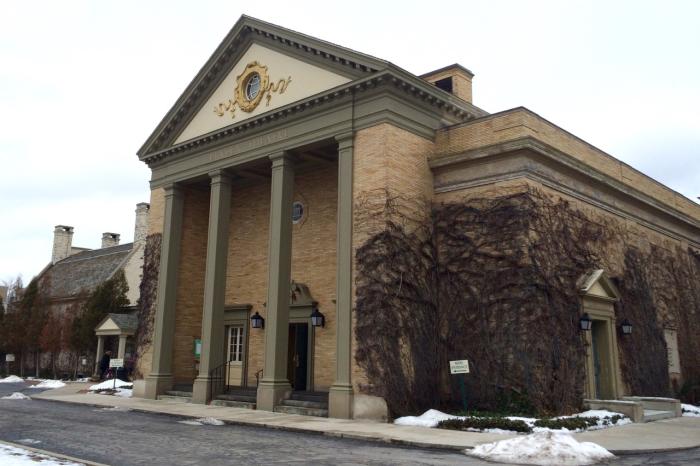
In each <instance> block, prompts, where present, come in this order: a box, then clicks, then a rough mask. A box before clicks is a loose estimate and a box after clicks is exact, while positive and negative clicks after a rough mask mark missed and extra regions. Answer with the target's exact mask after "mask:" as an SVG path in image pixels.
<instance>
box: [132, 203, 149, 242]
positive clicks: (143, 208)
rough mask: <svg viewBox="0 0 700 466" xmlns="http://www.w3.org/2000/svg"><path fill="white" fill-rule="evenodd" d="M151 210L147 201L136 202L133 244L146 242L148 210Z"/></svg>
mask: <svg viewBox="0 0 700 466" xmlns="http://www.w3.org/2000/svg"><path fill="white" fill-rule="evenodd" d="M150 210H151V204H149V203H148V202H139V203H138V204H136V222H134V244H141V243H145V242H146V237H147V236H148V212H149V211H150Z"/></svg>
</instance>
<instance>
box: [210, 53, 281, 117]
mask: <svg viewBox="0 0 700 466" xmlns="http://www.w3.org/2000/svg"><path fill="white" fill-rule="evenodd" d="M290 82H292V77H291V76H289V77H288V78H287V79H280V80H279V81H278V82H277V83H271V82H270V78H269V75H268V73H267V66H264V65H261V64H260V63H258V62H257V61H254V62H251V63H248V64H247V65H246V67H245V68H244V69H243V72H242V73H241V74H240V75H239V76H238V77H237V78H236V89H235V90H234V97H235V98H234V99H229V100H228V101H226V102H221V103H219V104H218V105H217V106H216V107H214V113H216V114H217V115H219V116H224V115H225V114H226V112H230V113H231V118H234V117H235V116H236V107H238V108H240V109H241V110H243V111H244V112H246V113H250V112H252V111H253V110H255V109H256V108H257V107H258V105H259V104H260V101H261V100H262V99H263V97H265V98H266V99H265V105H266V106H268V105H270V99H271V98H272V94H273V93H278V94H284V91H285V90H286V89H287V86H289V83H290Z"/></svg>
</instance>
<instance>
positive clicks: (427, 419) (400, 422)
mask: <svg viewBox="0 0 700 466" xmlns="http://www.w3.org/2000/svg"><path fill="white" fill-rule="evenodd" d="M448 419H464V418H463V417H461V416H452V415H451V414H445V413H443V412H442V411H438V410H437V409H429V410H427V411H426V412H424V413H423V414H421V415H420V416H404V417H400V418H398V419H396V420H395V421H394V424H396V425H397V426H419V427H435V426H437V425H438V422H440V421H446V420H448Z"/></svg>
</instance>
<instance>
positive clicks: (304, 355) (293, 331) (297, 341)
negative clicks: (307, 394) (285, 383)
mask: <svg viewBox="0 0 700 466" xmlns="http://www.w3.org/2000/svg"><path fill="white" fill-rule="evenodd" d="M308 356H309V326H308V324H306V323H302V324H289V350H288V353H287V377H288V378H289V383H290V384H291V385H292V389H293V390H296V391H301V390H306V376H307V371H308Z"/></svg>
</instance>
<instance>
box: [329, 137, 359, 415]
mask: <svg viewBox="0 0 700 466" xmlns="http://www.w3.org/2000/svg"><path fill="white" fill-rule="evenodd" d="M336 140H337V141H338V223H337V227H338V239H337V244H336V248H337V251H336V254H337V264H336V307H335V313H336V349H335V351H336V353H335V355H336V363H335V382H334V383H333V385H332V386H331V388H330V393H329V395H328V415H329V417H336V418H344V419H350V418H352V403H353V390H352V382H351V380H350V359H351V352H352V202H353V199H352V175H353V157H352V151H353V134H352V133H347V134H343V135H342V136H336Z"/></svg>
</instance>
